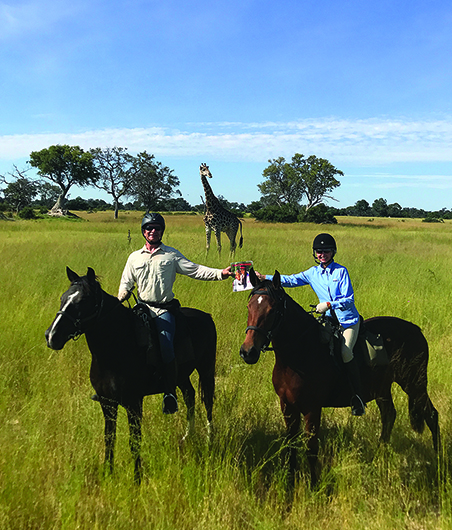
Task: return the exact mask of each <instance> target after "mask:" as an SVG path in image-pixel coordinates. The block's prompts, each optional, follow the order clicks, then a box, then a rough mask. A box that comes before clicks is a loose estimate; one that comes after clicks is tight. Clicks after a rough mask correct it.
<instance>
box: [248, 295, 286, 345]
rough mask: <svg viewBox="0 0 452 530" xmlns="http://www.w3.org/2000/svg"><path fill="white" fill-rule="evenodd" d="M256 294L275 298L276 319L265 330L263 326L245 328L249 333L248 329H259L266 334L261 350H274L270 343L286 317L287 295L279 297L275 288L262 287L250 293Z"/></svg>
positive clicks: (259, 331) (258, 330)
mask: <svg viewBox="0 0 452 530" xmlns="http://www.w3.org/2000/svg"><path fill="white" fill-rule="evenodd" d="M255 295H264V296H270V297H271V298H273V300H275V301H276V306H275V307H274V310H275V312H276V314H275V320H274V322H273V326H272V327H271V328H270V329H269V330H268V331H264V330H263V329H262V328H259V327H258V326H248V327H247V328H246V329H245V333H248V331H257V332H258V333H260V334H261V335H264V337H265V342H264V344H263V345H262V347H261V352H264V351H273V348H269V346H268V345H269V344H270V342H271V341H272V340H273V336H274V334H275V333H276V332H277V331H278V329H279V328H280V326H281V324H282V321H283V318H284V314H285V312H286V297H285V293H283V295H282V296H281V297H277V296H276V293H275V291H274V290H273V289H270V288H265V289H263V288H260V289H256V290H253V291H252V292H251V294H250V298H251V297H252V296H255Z"/></svg>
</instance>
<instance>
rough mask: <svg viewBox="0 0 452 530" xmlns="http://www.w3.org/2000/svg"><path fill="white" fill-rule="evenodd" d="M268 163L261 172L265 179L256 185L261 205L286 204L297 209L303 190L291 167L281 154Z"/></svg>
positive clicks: (280, 205)
mask: <svg viewBox="0 0 452 530" xmlns="http://www.w3.org/2000/svg"><path fill="white" fill-rule="evenodd" d="M269 163H270V165H269V166H268V167H267V168H265V169H264V171H263V173H262V175H263V176H264V178H265V181H264V182H262V183H261V184H258V185H257V187H258V188H259V190H260V192H261V194H262V198H261V202H262V204H263V206H274V205H277V206H279V207H282V206H284V205H287V206H291V207H292V208H295V209H296V210H298V208H299V202H300V201H301V199H302V197H303V190H302V189H301V187H300V182H299V180H298V178H297V176H296V174H295V173H294V171H293V168H292V167H291V165H290V164H288V163H287V162H286V160H285V158H283V157H282V156H280V157H279V158H276V159H273V160H269Z"/></svg>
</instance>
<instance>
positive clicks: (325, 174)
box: [258, 153, 344, 212]
mask: <svg viewBox="0 0 452 530" xmlns="http://www.w3.org/2000/svg"><path fill="white" fill-rule="evenodd" d="M269 162H270V165H269V166H268V167H267V168H265V169H264V171H263V176H264V178H265V179H266V180H265V181H264V182H263V183H261V184H258V188H259V190H260V192H261V194H262V201H263V202H264V204H265V205H275V204H276V205H278V206H282V205H288V206H291V207H292V208H293V209H294V210H298V211H300V203H301V201H302V200H303V198H305V199H306V201H307V204H306V205H305V208H304V209H305V212H307V211H308V210H310V209H311V208H313V207H314V206H317V205H318V204H321V203H322V201H323V200H324V199H332V198H333V197H332V196H331V195H329V193H330V192H331V191H332V190H333V189H334V188H337V187H338V186H340V182H339V181H338V180H337V179H336V175H343V174H344V173H343V172H342V171H340V170H339V169H337V168H335V167H334V166H333V165H332V164H331V163H330V162H328V160H325V159H324V158H317V157H316V156H314V155H311V156H309V157H308V158H305V157H304V155H301V154H299V153H295V155H294V156H293V157H292V162H291V163H290V164H289V163H287V162H286V161H285V159H284V158H283V157H279V158H277V159H274V160H269Z"/></svg>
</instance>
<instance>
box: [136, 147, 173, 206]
mask: <svg viewBox="0 0 452 530" xmlns="http://www.w3.org/2000/svg"><path fill="white" fill-rule="evenodd" d="M154 158H155V157H154V155H149V154H148V153H146V151H143V152H142V153H138V155H137V156H136V157H134V170H133V179H132V183H131V187H130V191H129V192H128V193H127V196H128V197H132V198H134V199H135V200H136V201H138V202H139V203H140V204H141V206H142V207H143V208H144V209H146V210H158V209H159V207H160V206H164V204H165V201H167V200H168V199H171V198H172V197H173V195H174V194H176V195H178V196H181V195H182V194H181V192H180V191H179V190H178V189H176V190H175V189H174V188H175V187H176V186H179V179H178V178H177V177H176V176H175V175H173V170H172V169H169V168H168V167H166V166H163V165H162V164H161V163H160V162H157V161H155V160H154Z"/></svg>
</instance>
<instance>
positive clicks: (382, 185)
mask: <svg viewBox="0 0 452 530" xmlns="http://www.w3.org/2000/svg"><path fill="white" fill-rule="evenodd" d="M451 28H452V4H451V3H450V2H446V1H445V0H441V1H437V0H427V1H426V0H422V1H418V0H411V1H410V2H408V1H399V0H390V1H386V0H379V1H378V2H376V1H375V0H372V1H369V0H356V1H353V0H352V1H347V0H343V1H341V2H337V1H332V0H316V1H303V0H297V1H292V0H286V1H285V2H275V1H274V0H273V1H266V0H263V1H258V0H240V1H236V0H227V1H223V0H218V1H213V2H212V1H211V0H210V1H205V0H193V1H188V2H187V1H186V0H184V1H182V0H164V1H162V0H156V1H154V0H124V1H119V0H110V1H109V2H107V1H100V0H86V1H85V0H30V1H23V0H9V1H8V2H4V1H3V0H0V98H1V109H2V110H1V112H0V174H5V173H7V172H9V171H11V170H12V167H13V164H16V165H17V166H18V167H19V168H23V167H25V161H26V160H27V158H28V155H29V154H30V152H31V151H34V150H39V149H43V148H45V147H48V146H50V145H52V144H63V143H67V144H70V145H80V146H81V147H83V148H84V149H89V148H91V147H113V146H121V147H127V148H128V150H129V152H131V153H132V154H135V153H137V152H139V151H144V150H146V151H147V152H148V153H153V154H154V155H155V157H156V159H157V160H159V161H161V162H162V163H163V164H165V165H167V166H169V167H170V168H172V169H174V174H175V175H176V176H177V177H178V178H179V180H180V190H181V192H182V194H183V196H184V198H186V199H187V200H188V201H189V202H190V203H191V204H199V203H200V200H201V199H200V196H201V195H202V193H203V190H202V186H201V182H200V178H199V165H200V164H201V163H202V162H205V163H207V164H208V165H209V166H210V169H211V171H212V174H213V179H212V180H211V185H212V188H213V190H214V193H215V194H216V195H223V196H224V197H225V198H227V199H228V200H229V201H237V202H244V203H245V204H247V203H249V202H251V201H253V200H258V199H259V197H260V194H259V191H258V188H257V185H258V184H259V183H260V182H262V181H263V177H262V171H263V170H264V168H265V167H267V165H268V160H269V159H273V158H277V157H279V156H284V157H285V158H286V159H287V160H290V159H291V157H292V156H293V154H294V153H302V154H304V155H306V156H309V155H311V154H313V155H316V156H318V157H321V158H326V159H328V160H329V161H330V162H331V163H332V164H333V165H334V166H336V167H337V168H338V169H340V170H342V171H343V172H344V177H341V178H340V181H341V186H340V187H339V188H337V189H336V190H335V191H334V192H333V195H334V197H335V198H336V199H337V202H333V201H328V204H330V205H335V206H338V207H345V206H349V205H352V204H354V203H355V202H356V201H357V200H360V199H366V200H367V201H368V202H369V203H372V202H373V201H374V200H375V199H377V198H380V197H383V198H385V199H386V200H387V201H388V203H394V202H398V203H399V204H400V205H401V206H402V207H405V206H414V207H417V208H424V209H426V210H435V209H440V208H443V207H445V208H448V209H450V208H452V193H451V191H452V120H451V117H452V103H451V101H452V60H451V57H452V31H451ZM77 195H81V196H82V197H90V196H91V197H94V196H96V197H102V198H105V199H106V200H109V197H108V196H106V195H105V196H103V195H100V192H95V191H93V190H92V189H90V190H86V191H83V190H77V189H72V190H71V196H72V197H75V196H77Z"/></svg>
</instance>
